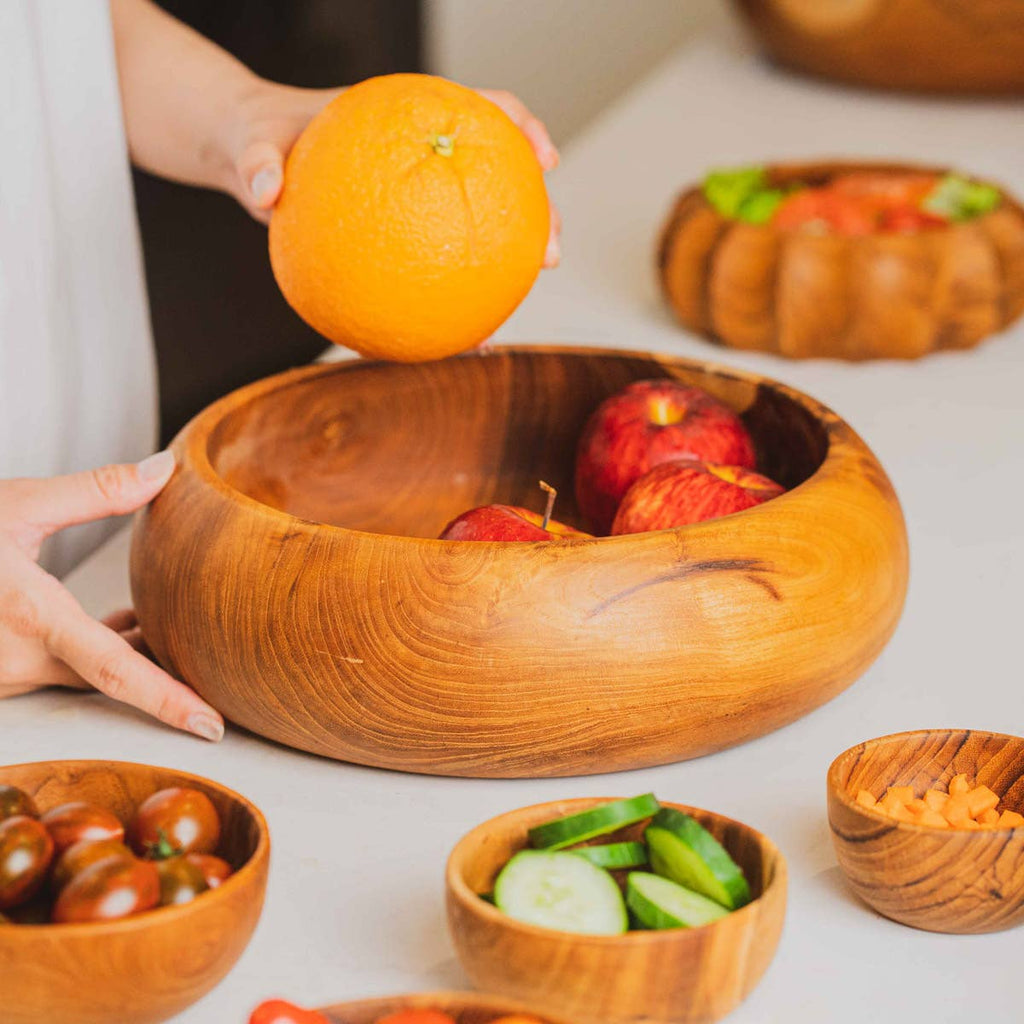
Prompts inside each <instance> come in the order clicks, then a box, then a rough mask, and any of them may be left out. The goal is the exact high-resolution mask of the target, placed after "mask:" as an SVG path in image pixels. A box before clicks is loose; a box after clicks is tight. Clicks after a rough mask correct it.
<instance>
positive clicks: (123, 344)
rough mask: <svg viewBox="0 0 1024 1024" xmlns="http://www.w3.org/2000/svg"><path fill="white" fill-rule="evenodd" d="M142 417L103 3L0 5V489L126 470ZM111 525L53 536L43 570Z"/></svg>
mask: <svg viewBox="0 0 1024 1024" xmlns="http://www.w3.org/2000/svg"><path fill="white" fill-rule="evenodd" d="M156 415H157V414H156V377H155V360H154V356H153V347H152V339H151V336H150V326H149V311H148V307H147V303H146V294H145V283H144V278H143V274H142V263H141V255H140V249H139V241H138V227H137V224H136V221H135V211H134V206H133V203H132V191H131V177H130V174H129V167H128V156H127V146H126V142H125V136H124V127H123V124H122V120H121V105H120V97H119V94H118V86H117V69H116V65H115V61H114V46H113V38H112V35H111V27H110V13H109V10H108V7H107V0H70V2H69V0H0V479H3V478H7V477H12V476H52V475H54V474H57V473H69V472H73V471H76V470H81V469H89V468H91V467H93V466H98V465H102V464H104V463H108V462H124V461H135V460H137V459H139V458H142V457H143V456H145V455H146V454H148V453H149V452H151V451H152V450H153V448H154V445H155V443H156V439H157V434H156ZM113 525H114V524H111V523H109V522H108V523H106V524H91V525H89V526H85V527H76V528H75V529H73V530H71V531H67V532H66V533H64V534H62V535H61V536H60V537H59V538H57V539H56V541H55V542H52V543H51V544H50V545H48V547H47V549H46V551H45V553H44V564H45V565H46V566H47V567H48V568H49V569H51V571H54V572H57V573H61V572H64V571H66V570H67V569H69V568H70V567H71V566H73V565H74V564H75V563H76V562H77V561H79V560H80V559H81V558H82V557H83V556H84V555H85V554H86V553H87V552H88V551H89V550H90V549H91V548H93V547H95V546H96V545H97V544H98V543H99V542H100V541H101V540H102V539H103V538H104V537H105V536H106V535H107V534H108V533H109V532H110V530H111V529H112V527H113Z"/></svg>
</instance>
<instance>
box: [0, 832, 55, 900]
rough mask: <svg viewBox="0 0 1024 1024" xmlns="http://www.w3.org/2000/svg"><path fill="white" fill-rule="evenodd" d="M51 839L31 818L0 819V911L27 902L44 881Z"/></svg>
mask: <svg viewBox="0 0 1024 1024" xmlns="http://www.w3.org/2000/svg"><path fill="white" fill-rule="evenodd" d="M52 860H53V840H52V839H51V838H50V834H49V833H48V832H47V831H46V829H45V828H44V827H43V826H42V825H41V824H40V823H39V822H38V821H36V819H35V818H27V817H25V815H23V814H21V815H17V816H16V817H13V818H8V819H7V820H6V821H3V822H0V910H7V908H8V907H16V906H17V905H18V904H19V903H27V902H28V901H29V900H30V899H31V898H32V897H33V896H34V895H35V894H36V892H38V891H39V888H40V887H41V886H42V884H43V882H45V881H46V872H47V870H48V869H49V867H50V862H51V861H52Z"/></svg>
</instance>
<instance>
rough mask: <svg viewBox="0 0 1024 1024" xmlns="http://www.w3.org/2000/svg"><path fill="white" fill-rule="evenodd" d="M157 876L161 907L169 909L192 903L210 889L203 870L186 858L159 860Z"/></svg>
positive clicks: (157, 862)
mask: <svg viewBox="0 0 1024 1024" xmlns="http://www.w3.org/2000/svg"><path fill="white" fill-rule="evenodd" d="M155 863H156V870H157V874H158V875H159V876H160V906H162V907H169V906H173V905H176V904H179V903H191V902H192V901H193V900H194V899H195V898H196V897H197V896H201V895H202V894H203V893H204V892H206V890H207V889H209V888H210V887H209V886H208V885H207V884H206V876H205V875H204V874H203V872H202V869H201V868H197V867H196V866H195V864H190V863H189V862H188V861H187V860H185V858H184V857H169V858H168V859H167V860H158V861H156V862H155Z"/></svg>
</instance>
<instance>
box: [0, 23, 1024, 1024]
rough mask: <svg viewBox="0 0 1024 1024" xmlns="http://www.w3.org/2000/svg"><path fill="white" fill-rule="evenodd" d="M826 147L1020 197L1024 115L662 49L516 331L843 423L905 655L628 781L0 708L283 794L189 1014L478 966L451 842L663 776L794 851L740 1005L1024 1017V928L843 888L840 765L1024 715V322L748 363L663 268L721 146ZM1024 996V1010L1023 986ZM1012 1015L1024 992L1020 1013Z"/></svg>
mask: <svg viewBox="0 0 1024 1024" xmlns="http://www.w3.org/2000/svg"><path fill="white" fill-rule="evenodd" d="M813 155H865V156H902V157H907V158H918V159H921V160H926V161H936V162H938V163H946V162H952V163H956V164H960V165H962V166H963V167H965V168H967V169H970V170H971V171H974V172H976V173H978V174H980V175H990V176H991V177H992V178H993V179H995V180H997V181H1001V182H1003V183H1005V184H1006V185H1008V186H1010V187H1012V188H1014V189H1015V190H1016V191H1017V192H1018V193H1022V192H1024V160H1022V157H1024V116H1022V113H1021V109H1020V108H1019V107H1016V106H1012V105H1010V104H1000V103H977V104H970V105H968V104H960V103H954V102H935V101H921V100H908V99H893V98H890V97H884V96H879V95H864V94H859V93H855V92H847V91H845V90H839V89H833V88H830V87H827V86H822V85H819V84H812V83H810V82H807V81H801V80H796V79H791V78H789V77H786V76H784V75H782V74H781V73H779V72H776V71H773V70H771V69H769V68H767V67H766V66H764V65H763V64H762V63H760V61H758V60H757V59H755V58H754V57H752V56H751V55H749V54H748V53H747V52H746V51H745V50H744V48H743V47H741V46H738V45H737V44H735V43H733V42H726V41H722V40H719V41H715V40H707V41H703V42H699V43H696V44H694V45H692V46H690V47H688V48H686V49H684V50H682V51H680V52H679V53H677V54H676V55H675V56H674V57H673V58H671V59H670V60H668V61H667V62H666V63H665V64H663V65H662V66H660V67H658V68H656V69H655V70H654V71H653V73H652V75H651V76H650V77H649V78H648V79H647V80H646V81H645V82H644V83H642V84H641V85H640V86H639V87H637V88H636V89H635V90H633V91H632V92H631V93H629V94H628V95H627V96H625V97H624V98H623V99H622V101H621V102H620V103H619V104H618V105H617V106H615V107H614V108H612V109H611V110H609V111H607V112H606V114H605V115H604V116H602V118H601V119H600V120H599V121H598V122H597V123H595V124H593V125H592V126H591V128H590V129H589V130H588V131H587V132H586V133H585V134H584V135H583V136H582V137H581V138H579V139H578V140H577V141H576V142H575V143H574V144H573V145H572V146H570V147H568V149H567V151H566V152H565V153H564V162H563V165H562V168H561V169H560V170H559V171H558V172H557V174H556V175H555V176H554V178H553V186H552V188H553V193H554V196H555V198H556V201H557V202H558V204H559V205H560V207H561V210H562V213H563V215H564V218H565V224H566V227H565V239H564V248H565V258H564V262H563V266H562V268H561V270H560V271H558V272H557V273H549V274H544V275H543V276H542V280H541V281H540V283H539V284H538V285H537V287H536V288H535V290H534V291H533V293H532V294H531V295H530V296H529V298H528V299H527V301H526V302H525V303H524V305H523V306H522V308H521V309H520V310H519V311H518V312H517V313H516V315H515V316H514V317H513V318H512V320H510V321H509V323H508V324H507V325H506V326H505V327H504V328H503V329H502V331H501V333H500V340H502V341H513V340H521V341H526V340H529V341H547V342H559V343H572V344H588V345H603V346H613V347H615V346H618V347H629V348H638V349H650V350H658V351H665V352H671V353H679V354H682V355H688V356H694V357H700V358H711V359H716V360H719V361H722V362H726V363H731V364H734V365H738V366H743V367H746V368H749V369H754V370H757V371H759V372H763V373H765V374H768V375H770V376H774V377H777V378H780V379H782V380H785V381H787V382H788V383H791V384H793V385H796V386H797V387H800V388H802V389H804V390H806V391H808V392H810V393H811V394H813V395H815V396H817V397H818V398H820V399H822V400H823V401H825V402H826V403H828V404H830V405H831V406H833V407H834V408H835V409H836V410H837V411H839V412H840V413H841V414H842V415H844V416H845V417H846V418H847V419H848V420H849V421H850V422H852V424H853V425H854V427H855V428H856V429H858V430H859V431H860V432H861V433H862V434H863V436H864V437H865V438H866V439H867V441H868V442H869V443H870V444H871V445H872V446H873V447H874V449H875V451H876V452H877V454H878V455H879V457H880V458H881V460H882V462H883V464H884V465H885V466H886V467H887V469H888V471H889V473H890V475H891V476H892V479H893V481H894V482H895V485H896V488H897V491H898V492H899V495H900V497H901V499H902V502H903V507H904V510H905V512H906V515H907V519H908V522H909V529H910V540H911V558H912V573H911V586H910V593H909V596H908V599H907V605H906V610H905V612H904V615H903V619H902V622H901V624H900V626H899V629H898V631H897V633H896V635H895V637H894V639H893V640H892V642H891V643H890V645H889V647H888V648H887V650H886V651H885V652H884V653H883V654H882V656H881V658H880V659H879V660H878V662H877V663H876V664H875V665H874V666H873V667H872V668H871V669H870V671H868V672H867V673H866V674H865V675H864V677H863V678H862V679H861V680H860V681H859V682H858V683H856V684H855V685H854V686H853V687H852V688H851V689H849V690H848V691H847V692H846V693H845V694H843V695H842V696H840V697H839V698H838V699H836V700H834V701H833V702H832V703H831V704H829V705H827V706H826V707H824V708H822V709H820V710H818V711H816V712H814V713H812V714H810V715H808V716H807V717H806V718H804V719H802V720H801V721H799V722H797V723H795V724H793V725H791V726H789V727H788V728H785V729H783V730H781V731H779V732H777V733H774V734H772V735H770V736H767V737H764V738H762V739H760V740H758V741H755V742H753V743H748V744H747V745H746V746H742V747H739V748H737V749H734V750H730V751H726V752H723V753H720V754H716V755H714V756H711V757H705V758H703V759H701V760H698V761H692V762H689V763H684V764H679V765H674V766H669V767H663V768H656V769H649V770H645V771H637V772H632V773H626V774H622V775H619V776H614V777H609V776H605V777H592V778H582V779H570V780H564V779H563V780H535V781H481V780H457V779H434V778H427V777H417V776H409V775H400V774H394V773H388V772H383V771H377V770H372V769H366V768H360V767H355V766H349V765H343V764H337V763H334V762H330V761H327V760H321V759H318V758H315V757H311V756H307V755H304V754H300V753H296V752H293V751H290V750H287V749H285V748H282V747H278V746H274V745H272V744H269V743H265V742H262V741H260V740H258V739H256V738H254V737H251V736H247V735H242V734H239V733H238V732H237V731H233V730H229V732H228V735H227V737H226V738H225V740H224V742H223V743H222V744H220V745H219V746H213V745H209V744H206V743H203V742H201V741H198V740H194V739H191V738H189V737H187V736H183V735H178V734H175V733H173V732H171V731H169V730H166V729H163V728H162V727H160V726H157V725H154V724H152V723H150V722H149V721H147V720H144V719H143V718H142V717H141V716H139V715H137V714H135V713H134V712H132V711H130V710H127V709H125V708H121V707H117V706H115V705H113V704H111V703H110V702H108V701H106V700H105V699H103V698H101V697H99V696H82V695H77V694H68V693H60V692H50V693H45V694H38V695H32V696H29V697H24V698H18V699H15V700H11V701H7V702H4V703H3V704H2V705H0V761H2V762H5V763H11V762H17V761H28V760H37V759H44V758H62V757H99V758H118V759H125V760H141V761H148V762H153V763H157V764H165V765H171V766H174V767H179V768H185V769H189V770H191V771H195V772H199V773H201V774H205V775H209V776H211V777H213V778H215V779H218V780H220V781H221V782H224V783H226V784H228V785H230V786H233V787H236V788H237V789H239V790H240V791H242V792H244V793H246V794H247V795H248V796H249V797H251V798H252V799H253V800H254V801H255V802H256V803H257V804H258V805H260V806H261V807H262V808H263V810H264V811H265V813H266V815H267V818H268V819H269V821H270V826H271V829H272V832H273V840H274V855H273V866H272V870H271V878H270V887H269V891H268V897H267V905H266V910H265V912H264V915H263V919H262V921H261V924H260V927H259V929H258V931H257V933H256V935H255V937H254V939H253V941H252V944H251V945H250V947H249V949H248V951H247V952H246V953H245V955H244V956H243V957H242V959H241V961H240V962H239V964H238V966H237V967H236V968H235V970H234V971H233V972H232V973H231V974H230V975H229V977H228V978H227V979H226V980H225V981H224V982H223V983H222V984H221V986H220V987H219V988H218V989H217V990H216V991H215V992H214V993H212V994H211V995H210V996H208V997H207V998H206V999H205V1000H203V1001H202V1002H201V1003H199V1004H198V1005H196V1006H195V1007H193V1008H192V1009H191V1010H189V1011H188V1012H186V1013H184V1014H182V1015H181V1016H180V1017H179V1018H178V1021H179V1022H180V1024H210V1022H213V1021H216V1022H218V1024H231V1022H236V1021H237V1022H243V1021H244V1020H245V1019H246V1013H247V1011H248V1009H249V1008H251V1007H252V1006H253V1005H254V1004H255V1003H257V1002H258V1001H259V1000H260V999H262V998H264V997H268V996H271V995H275V994H281V995H285V996H290V997H293V998H294V999H296V1000H300V1001H303V1002H305V1003H307V1004H314V1005H315V1004H318V1003H322V1002H333V1001H336V1000H342V999H346V998H354V997H357V996H362V995H372V994H387V993H394V992H398V991H413V990H418V989H427V988H435V987H445V986H455V987H461V986H465V985H466V984H467V979H466V977H465V976H464V974H463V972H462V970H461V968H460V967H459V965H458V963H457V962H456V961H455V959H454V956H453V953H452V949H451V946H450V944H449V941H448V937H447V932H446V927H445V921H444V913H443V902H442V877H443V875H442V872H443V866H444V862H445V857H446V855H447V853H448V851H449V849H450V847H451V846H452V844H453V843H454V842H455V841H456V839H457V838H458V837H459V836H460V835H461V834H462V833H463V832H465V831H466V830H467V829H469V828H470V827H471V826H472V825H474V824H476V823H477V822H479V821H481V820H483V819H485V818H487V817H490V816H491V815H493V814H496V813H498V812H501V811H504V810H507V809H511V808H514V807H518V806H520V805H523V804H528V803H533V802H536V801H541V800H548V799H555V798H559V797H563V796H565V797H568V796H580V795H588V794H595V795H632V794H634V793H638V792H642V791H645V790H649V789H650V790H654V791H655V792H656V793H658V794H660V795H662V796H664V797H665V798H667V799H675V800H680V801H685V802H687V803H691V804H696V805H700V806H704V807H709V808H713V809H715V810H718V811H721V812H723V813H725V814H728V815H731V816H733V817H736V818H739V819H741V820H743V821H746V822H748V823H750V824H751V825H753V826H755V827H757V828H759V829H761V830H762V831H764V832H765V833H767V834H768V835H769V836H771V837H772V838H774V839H775V841H776V842H777V843H778V844H779V845H780V846H781V848H782V850H783V851H784V853H785V854H786V856H787V858H788V860H789V866H790V879H791V890H790V901H789V910H788V917H787V921H786V928H785V932H784V935H783V938H782V943H781V946H780V948H779V952H778V956H777V958H776V960H775V962H774V964H773V966H772V967H771V969H770V970H769V972H768V974H767V975H766V977H765V978H764V980H763V982H762V983H761V985H760V986H759V988H758V989H757V990H756V991H755V992H754V994H753V995H752V996H751V998H750V999H749V1000H748V1001H747V1003H746V1004H745V1005H744V1006H742V1007H741V1008H740V1009H739V1010H738V1011H737V1012H736V1013H735V1014H734V1015H733V1016H732V1017H731V1018H730V1021H731V1022H735V1024H754V1022H764V1024H767V1022H778V1024H783V1022H784V1024H803V1022H806V1024H811V1022H813V1024H819V1022H821V1021H828V1022H830V1024H844V1022H850V1024H853V1022H857V1024H860V1022H862V1021H863V1020H864V1019H865V1017H866V1016H870V1018H871V1019H872V1020H873V1021H876V1022H878V1024H883V1022H887V1021H893V1022H896V1021H899V1022H900V1024H905V1022H906V1021H908V1020H909V1021H916V1020H929V1021H931V1022H940V1021H962V1020H965V1019H968V1016H969V1015H970V1016H971V1017H977V1018H983V1017H984V1018H987V1019H988V1020H990V1021H993V1022H1003V1021H1011V1020H1019V1019H1021V1011H1020V1010H1019V1005H1020V1003H1019V1000H1020V993H1021V976H1020V965H1021V950H1022V945H1021V943H1022V938H1024V936H1022V933H1021V932H1020V931H1018V932H1016V933H1013V932H1009V933H1003V934H997V935H989V936H969V937H952V936H941V935H932V934H928V933H925V932H918V931H914V930H912V929H909V928H904V927H902V926H900V925H897V924H893V923H891V922H889V921H886V920H885V919H883V918H881V917H878V916H876V915H875V914H874V913H872V912H871V911H870V910H868V909H867V908H866V907H864V906H863V905H861V904H860V903H859V902H858V901H857V900H856V899H854V898H853V897H852V896H851V895H850V894H849V893H848V892H847V890H846V889H845V888H844V886H843V880H842V878H841V876H840V874H839V870H838V868H837V866H836V862H835V858H834V856H833V853H832V848H831V843H830V840H829V833H828V825H827V822H826V817H825V803H824V776H825V769H826V767H827V766H828V764H829V762H830V761H831V759H832V758H833V757H834V756H835V755H836V754H837V753H839V752H840V751H841V750H843V749H845V748H846V747H848V746H850V745H852V744H854V743H856V742H858V741H860V740H862V739H865V738H867V737H870V736H876V735H880V734H884V733H888V732H894V731H897V730H901V729H909V728H919V727H926V726H957V727H959V726H966V727H978V728H992V729H998V730H1003V731H1008V732H1015V733H1018V734H1019V733H1024V699H1022V693H1021V683H1022V672H1021V656H1020V649H1021V648H1020V633H1021V611H1022V608H1024V550H1022V544H1021V540H1022V532H1024V531H1022V527H1021V516H1022V512H1021V499H1022V498H1024V456H1022V440H1024V402H1022V400H1021V386H1022V384H1024V327H1022V326H1021V325H1018V326H1017V327H1016V328H1015V329H1013V330H1011V331H1009V332H1007V333H1006V334H1004V335H1003V336H1002V337H999V338H995V339H992V340H990V341H988V342H987V343H985V344H984V345H983V346H982V347H981V348H980V349H978V350H976V351H974V352H970V353H967V354H961V355H956V354H954V355H941V356H935V357H931V358H929V359H927V360H925V361H923V362H919V363H913V364H888V363H876V364H872V365H861V366H853V365H841V364H836V363H830V362H804V363H790V362H785V361H781V360H777V359H775V358H772V357H767V356H755V355H734V354H732V353H730V352H728V351H722V350H718V349H715V348H713V347H710V346H709V345H707V344H705V343H703V342H701V341H700V340H698V339H695V338H692V337H689V336H687V335H686V334H685V333H683V332H682V331H681V330H680V329H678V328H677V327H676V326H675V325H674V324H673V322H672V321H671V319H670V317H669V316H668V314H667V313H666V311H665V310H664V308H663V307H662V305H661V303H660V301H659V299H658V296H657V292H656V288H655V284H654V279H653V275H652V270H651V268H652V246H653V239H654V235H655V232H656V229H657V227H658V225H659V223H660V220H661V218H662V216H663V214H664V212H665V210H666V209H667V207H668V205H669V202H670V199H671V197H672V195H673V194H674V192H675V191H676V190H677V189H678V188H679V187H681V186H682V185H683V184H684V183H686V182H689V181H691V180H692V179H694V178H698V177H699V176H700V175H701V174H702V173H703V172H704V170H705V169H706V168H707V167H709V166H711V165H721V164H730V163H741V162H744V161H758V160H762V159H765V158H782V157H800V156H813ZM125 551H126V536H125V535H123V534H122V535H121V536H119V537H118V538H115V540H114V541H113V542H112V543H111V545H108V547H107V548H106V549H105V550H103V551H101V552H100V553H98V554H97V555H96V556H94V557H93V558H92V559H91V560H90V561H89V562H88V563H86V564H85V565H84V566H82V567H80V569H79V570H78V571H77V572H76V573H75V575H74V577H73V579H72V580H71V585H72V586H73V588H74V590H75V591H76V593H78V594H79V595H80V597H81V599H82V600H83V601H84V602H85V603H86V604H87V606H88V607H89V608H90V609H91V610H93V611H94V612H96V613H100V612H104V611H107V610H109V609H111V608H113V607H115V606H120V605H124V604H126V603H127V600H128V587H127V579H126V577H127V571H126V561H125ZM1011 1000H1012V1002H1011ZM1011 1006H1016V1007H1018V1009H1014V1010H1011Z"/></svg>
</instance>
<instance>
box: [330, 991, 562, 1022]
mask: <svg viewBox="0 0 1024 1024" xmlns="http://www.w3.org/2000/svg"><path fill="white" fill-rule="evenodd" d="M433 1000H443V1001H444V1002H447V1003H452V1002H465V1003H467V1004H475V1005H473V1006H472V1008H473V1009H480V1010H486V1009H488V1008H489V1007H491V1006H493V1007H495V1009H494V1011H493V1012H495V1013H502V1014H508V1015H513V1014H516V1013H521V1014H523V1015H527V1016H530V1017H534V1018H535V1019H536V1020H537V1021H538V1024H568V1022H566V1021H565V1019H564V1018H562V1017H552V1016H551V1015H550V1014H547V1013H539V1012H537V1011H536V1010H532V1009H530V1007H529V1006H527V1005H525V1004H523V1003H522V1002H520V1001H519V1000H516V999H511V998H507V997H505V996H501V995H492V994H491V993H490V992H478V991H475V990H472V989H431V990H430V991H426V992H400V993H397V994H396V995H393V996H366V997H365V998H363V999H346V1000H345V1001H344V1002H343V1003H329V1004H327V1005H324V1006H319V1007H317V1008H316V1010H317V1012H318V1013H339V1012H343V1011H344V1010H346V1009H350V1008H351V1007H353V1006H357V1007H366V1008H367V1009H370V1008H371V1007H374V1006H377V1007H378V1008H379V1009H381V1010H382V1009H384V1008H385V1007H386V1006H390V1005H392V1004H408V1008H409V1009H419V1008H420V1005H421V1004H422V1003H429V1002H431V1001H433ZM499 1007H500V1009H499ZM398 1008H399V1007H398V1006H396V1007H395V1009H396V1011H397V1009H398ZM468 1008H470V1007H468V1006H467V1009H468Z"/></svg>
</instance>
